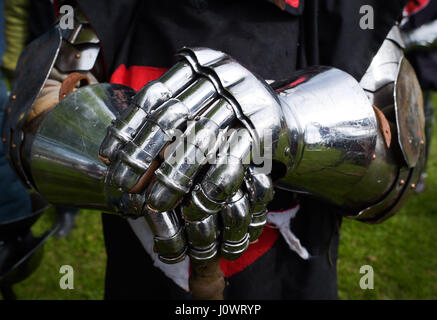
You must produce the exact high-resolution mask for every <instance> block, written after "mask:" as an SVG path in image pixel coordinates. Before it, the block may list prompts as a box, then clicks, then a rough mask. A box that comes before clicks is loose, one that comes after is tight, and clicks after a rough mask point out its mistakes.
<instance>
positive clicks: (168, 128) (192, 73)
mask: <svg viewBox="0 0 437 320" xmlns="http://www.w3.org/2000/svg"><path fill="white" fill-rule="evenodd" d="M91 39H94V38H91ZM93 41H94V40H93ZM62 44H63V45H64V46H65V47H66V48H70V47H71V43H70V42H68V41H67V40H65V37H64V36H63V33H62V32H61V30H60V29H59V28H55V29H54V30H53V31H51V32H49V33H48V34H46V35H45V36H44V37H43V38H41V39H39V40H37V41H36V42H34V43H33V44H31V45H30V46H29V48H28V49H27V50H26V52H25V53H23V55H22V57H21V58H20V62H19V68H18V77H17V82H16V87H14V91H13V95H14V96H15V99H12V100H11V101H10V102H9V105H8V108H11V109H9V110H13V111H10V112H9V113H8V115H7V117H6V125H5V130H4V135H3V137H4V142H5V145H6V148H5V150H6V151H7V153H8V154H9V159H10V162H11V164H12V165H13V166H14V168H15V170H16V171H17V173H18V174H19V176H20V177H21V178H22V179H23V181H24V182H25V183H26V184H27V185H28V186H31V187H33V188H34V189H35V190H37V191H38V192H39V193H40V194H42V195H43V196H44V197H45V198H46V199H47V200H48V201H50V202H52V203H55V204H63V205H69V206H76V207H82V208H95V209H100V210H104V211H106V212H113V213H119V214H122V215H123V216H133V217H139V216H145V217H146V220H147V221H148V223H149V225H150V226H151V230H152V232H153V233H154V235H155V248H156V249H157V251H158V252H159V257H160V259H161V260H162V261H164V262H166V263H175V262H178V261H181V260H182V259H184V257H185V254H186V253H188V255H189V256H190V257H191V258H192V259H194V260H198V261H205V260H210V259H213V258H214V257H215V256H216V255H217V253H218V252H220V253H221V255H222V256H224V257H226V258H227V259H231V260H232V259H236V258H238V257H239V256H240V255H241V254H242V253H243V252H244V250H246V248H247V247H248V244H249V242H250V241H255V240H256V238H257V237H258V236H259V234H260V233H261V230H262V228H263V226H264V225H265V222H266V206H267V204H268V202H269V201H271V200H272V198H273V181H274V182H275V186H276V187H278V188H284V189H287V190H291V191H294V192H303V193H311V194H314V195H315V196H317V197H319V198H323V199H325V200H327V201H329V202H331V203H333V204H336V205H337V206H339V207H340V208H341V209H342V210H343V211H344V214H345V215H346V216H350V217H353V218H355V219H359V220H362V221H365V222H369V223H376V222H380V221H383V220H384V219H386V218H388V217H389V216H390V215H392V214H393V213H395V212H396V211H397V210H398V209H399V207H400V206H401V205H402V203H403V201H404V200H405V199H406V198H407V196H408V194H409V193H411V190H412V189H414V187H415V184H416V183H417V180H418V178H419V174H420V172H421V170H422V167H423V163H424V157H425V156H424V150H425V148H424V144H425V139H424V134H423V131H424V128H423V127H424V117H423V106H422V96H421V90H420V87H419V84H418V82H417V79H416V76H415V73H414V70H413V69H412V67H411V66H410V64H409V63H408V61H407V60H406V59H405V58H404V56H403V52H402V43H401V40H400V37H399V31H398V29H397V28H396V27H395V28H394V29H393V30H392V31H391V32H390V34H389V35H388V36H387V39H386V40H385V42H384V43H383V45H382V46H381V48H380V50H379V51H378V53H377V55H376V56H375V58H374V59H373V61H372V63H371V65H370V67H369V69H368V71H367V73H366V74H365V75H364V77H363V79H362V80H361V82H357V81H356V80H355V79H354V78H353V77H352V76H350V75H349V74H347V73H345V72H343V71H341V70H338V69H335V68H331V67H322V66H318V67H311V68H308V69H305V70H301V71H298V72H296V73H295V74H294V75H292V77H291V78H290V80H289V81H287V82H274V83H271V84H270V85H269V84H267V82H266V81H265V80H263V79H261V78H259V77H258V76H256V75H254V74H253V73H252V72H250V71H249V70H247V69H246V68H245V67H243V66H242V65H241V64H240V63H238V62H237V61H235V60H234V59H232V58H231V57H230V56H228V55H227V54H225V53H223V52H220V51H216V50H212V49H208V48H183V49H182V50H181V51H180V52H179V53H178V58H179V61H178V63H177V64H175V65H174V66H173V67H172V68H171V69H170V70H169V71H168V72H166V73H165V74H164V75H163V76H161V77H160V78H159V79H157V80H156V81H152V82H150V83H149V84H147V85H146V86H144V87H143V88H142V89H141V90H140V91H139V92H138V93H137V94H135V92H134V91H133V90H132V89H129V88H127V87H125V86H120V85H114V84H107V83H106V84H93V85H88V86H85V87H82V88H80V89H77V90H76V91H74V92H72V93H71V94H69V95H68V96H66V97H65V98H63V97H62V98H63V99H62V100H61V101H60V102H59V103H57V104H56V106H55V107H54V108H52V109H51V110H48V111H47V112H45V113H43V115H42V116H40V117H36V119H38V121H31V122H30V123H31V124H32V125H29V124H26V119H27V117H28V114H29V112H30V110H31V108H32V105H33V104H34V101H35V99H36V97H37V96H38V94H39V92H40V91H41V88H42V87H43V85H44V83H45V81H46V79H47V77H48V76H49V75H50V74H51V73H53V70H55V69H54V68H53V66H55V67H56V66H62V65H63V64H64V62H65V63H66V62H68V63H66V65H67V66H68V65H70V64H74V63H76V62H77V61H76V60H75V59H79V58H80V57H84V56H87V55H85V54H84V53H83V52H80V53H79V54H78V55H77V54H75V55H73V56H71V55H67V56H66V59H62V61H61V60H60V57H61V56H63V52H64V50H63V46H62ZM78 47H82V46H78ZM85 47H86V46H85ZM73 48H75V46H73ZM70 51H71V52H75V51H74V50H73V49H72V50H70ZM93 52H94V51H93ZM35 54H38V55H39V58H40V59H42V61H43V62H44V64H38V65H41V66H42V67H41V68H42V70H35V69H33V70H29V69H26V68H30V66H32V65H33V68H35V67H34V66H35V64H32V63H31V61H32V59H33V58H34V57H33V56H34V55H35ZM97 55H98V54H95V56H97ZM79 60H81V59H79ZM87 61H91V60H87ZM92 62H93V64H94V62H95V60H92ZM93 64H86V66H87V68H89V69H86V70H90V69H92V68H93V66H92V65H93ZM79 65H81V64H79ZM73 70H75V71H77V70H79V71H84V70H83V69H80V68H79V66H78V65H75V67H74V68H72V69H69V70H67V71H73ZM86 70H85V71H86ZM33 77H34V78H35V79H34V78H33ZM23 84H26V88H24V86H23ZM177 131H180V132H183V135H182V138H183V139H176V141H175V142H174V143H173V142H172V143H170V142H171V141H172V137H174V135H175V132H177ZM180 150H182V151H183V152H182V153H180V152H179V151H180ZM187 159H195V160H196V161H194V162H193V163H192V162H190V161H186V160H187ZM211 159H212V160H214V161H210V160H211ZM272 168H273V169H274V170H272ZM272 180H273V181H272Z"/></svg>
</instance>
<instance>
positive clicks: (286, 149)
mask: <svg viewBox="0 0 437 320" xmlns="http://www.w3.org/2000/svg"><path fill="white" fill-rule="evenodd" d="M289 154H290V148H289V147H287V148H285V150H284V155H286V156H288V155H289Z"/></svg>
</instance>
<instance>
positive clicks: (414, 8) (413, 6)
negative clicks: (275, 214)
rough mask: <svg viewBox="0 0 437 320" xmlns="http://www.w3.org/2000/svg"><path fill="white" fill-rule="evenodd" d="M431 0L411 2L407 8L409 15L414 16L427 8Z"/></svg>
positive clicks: (411, 0)
mask: <svg viewBox="0 0 437 320" xmlns="http://www.w3.org/2000/svg"><path fill="white" fill-rule="evenodd" d="M429 2H430V0H410V2H408V3H407V5H406V6H405V12H406V13H407V15H412V14H415V13H417V12H418V11H420V10H422V9H423V8H425V7H426V6H427V5H428V3H429Z"/></svg>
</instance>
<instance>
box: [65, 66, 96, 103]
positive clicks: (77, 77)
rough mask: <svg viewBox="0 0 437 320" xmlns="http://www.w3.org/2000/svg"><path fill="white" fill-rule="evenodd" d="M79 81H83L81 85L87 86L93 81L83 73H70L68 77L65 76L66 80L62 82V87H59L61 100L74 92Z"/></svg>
mask: <svg viewBox="0 0 437 320" xmlns="http://www.w3.org/2000/svg"><path fill="white" fill-rule="evenodd" d="M79 83H81V86H85V85H89V84H90V83H91V80H90V78H88V77H87V76H86V75H84V74H82V73H79V72H73V73H70V74H69V75H68V77H67V78H65V80H64V81H63V82H62V85H61V89H59V101H61V100H62V99H64V98H65V97H66V96H68V95H69V94H70V93H72V92H73V90H74V89H75V88H76V86H77V85H78V84H79Z"/></svg>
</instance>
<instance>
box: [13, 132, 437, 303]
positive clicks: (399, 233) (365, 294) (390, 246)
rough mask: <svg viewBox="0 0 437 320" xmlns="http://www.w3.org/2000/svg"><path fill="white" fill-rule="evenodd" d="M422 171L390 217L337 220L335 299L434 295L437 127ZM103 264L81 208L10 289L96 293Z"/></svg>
mask: <svg viewBox="0 0 437 320" xmlns="http://www.w3.org/2000/svg"><path fill="white" fill-rule="evenodd" d="M427 172H428V179H427V189H426V192H425V193H423V194H421V195H414V196H412V197H411V198H410V199H409V200H408V202H407V204H406V206H405V207H404V208H403V209H402V210H401V211H400V212H399V213H398V214H397V215H396V216H394V217H393V218H391V219H389V220H387V221H386V222H384V223H382V224H379V225H367V224H364V223H360V222H357V221H352V220H347V219H344V220H343V225H342V228H341V242H340V248H339V261H338V287H339V297H340V298H341V299H437V254H436V247H437V203H436V201H437V197H436V195H437V127H436V128H435V130H434V139H433V142H432V149H431V156H430V159H429V162H428V171H427ZM51 218H52V217H51V215H50V214H48V215H46V216H44V217H43V219H41V221H39V222H38V224H37V225H36V226H35V231H37V232H38V231H40V230H43V229H44V228H45V227H47V226H48V225H49V223H50V221H51ZM64 264H68V265H71V266H73V268H74V271H75V274H74V275H75V281H74V286H75V289H74V290H61V289H60V288H59V279H60V277H61V276H62V275H61V274H60V273H59V268H60V267H61V266H62V265H64ZM105 264H106V255H105V249H104V243H103V235H102V226H101V217H100V214H99V213H98V212H95V211H94V212H93V211H85V210H84V211H83V212H82V213H81V214H80V215H79V217H78V218H77V220H76V228H75V229H74V231H73V233H72V234H71V235H70V236H68V237H67V238H65V239H58V238H50V239H49V240H48V241H47V243H46V245H45V252H44V257H43V260H42V263H41V266H40V267H39V268H38V270H37V271H36V272H35V273H34V274H32V275H31V276H30V277H29V278H28V279H26V280H25V281H23V282H21V283H19V284H17V285H15V286H14V289H15V291H16V294H17V296H18V298H19V299H102V298H103V292H104V276H105ZM365 264H368V265H371V266H372V267H373V270H374V276H375V278H374V289H373V290H362V289H361V288H360V286H359V280H360V278H361V276H362V274H360V273H359V270H360V267H361V266H362V265H365ZM321 285H322V284H321Z"/></svg>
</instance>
